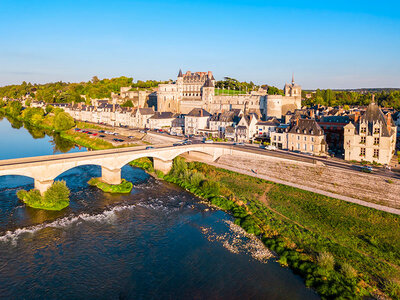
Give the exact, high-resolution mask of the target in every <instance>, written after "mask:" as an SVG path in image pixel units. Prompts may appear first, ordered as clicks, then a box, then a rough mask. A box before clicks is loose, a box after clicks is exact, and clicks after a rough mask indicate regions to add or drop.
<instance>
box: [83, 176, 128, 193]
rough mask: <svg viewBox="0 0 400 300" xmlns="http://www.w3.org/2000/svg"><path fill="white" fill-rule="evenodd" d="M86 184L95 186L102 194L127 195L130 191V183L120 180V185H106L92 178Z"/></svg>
mask: <svg viewBox="0 0 400 300" xmlns="http://www.w3.org/2000/svg"><path fill="white" fill-rule="evenodd" d="M88 184H90V185H92V186H96V187H98V188H99V189H101V190H102V191H103V192H106V193H112V194H129V193H130V192H131V191H132V188H133V184H132V182H129V181H126V180H125V179H122V181H121V183H120V184H108V183H105V182H103V181H101V180H100V179H99V178H92V179H90V180H89V181H88Z"/></svg>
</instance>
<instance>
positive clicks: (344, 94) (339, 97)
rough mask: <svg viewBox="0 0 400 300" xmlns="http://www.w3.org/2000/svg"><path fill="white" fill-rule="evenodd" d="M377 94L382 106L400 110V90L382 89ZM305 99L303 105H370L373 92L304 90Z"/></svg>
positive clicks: (379, 103)
mask: <svg viewBox="0 0 400 300" xmlns="http://www.w3.org/2000/svg"><path fill="white" fill-rule="evenodd" d="M374 94H375V102H376V103H377V104H378V105H380V106H382V107H393V108H394V109H396V110H400V90H389V91H386V90H381V91H379V92H376V93H374ZM302 97H303V99H305V100H304V101H303V105H306V106H311V105H316V104H320V105H325V106H344V105H349V106H352V105H368V104H369V103H370V102H371V100H372V92H370V91H368V92H363V91H360V92H355V91H333V90H330V89H327V90H320V89H317V90H316V91H302Z"/></svg>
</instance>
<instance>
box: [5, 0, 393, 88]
mask: <svg viewBox="0 0 400 300" xmlns="http://www.w3.org/2000/svg"><path fill="white" fill-rule="evenodd" d="M399 11H400V2H399V1H358V0H355V1H351V0H347V1H342V0H335V1H301V0H299V1H292V0H285V1H278V0H275V1H253V0H248V1H236V0H230V1H208V0H202V1H197V0H192V1H177V0H169V1H151V0H147V1H146V0H144V1H121V0H112V1H110V0H108V1H102V0H97V1H88V0H81V1H74V0H69V1H54V0H53V1H47V0H29V1H23V0H13V1H10V0H0V86H3V85H7V84H20V83H21V82H22V81H26V82H32V83H45V82H55V81H59V80H62V81H66V82H80V81H88V80H90V79H91V78H92V77H93V76H95V75H96V76H98V77H99V78H111V77H118V76H128V77H133V78H134V80H135V81H136V80H147V79H154V80H168V79H176V77H177V74H178V71H179V69H182V71H183V72H186V71H187V70H190V71H193V72H194V71H208V70H211V71H213V73H214V76H215V78H216V79H217V80H222V79H223V78H224V77H225V76H228V77H233V78H236V79H238V80H240V81H253V82H254V83H256V84H270V85H275V86H278V87H280V88H282V87H283V85H284V84H285V82H290V81H291V77H292V74H294V77H295V81H296V83H298V84H300V85H302V87H303V89H316V88H332V89H338V88H363V87H397V88H399V87H400V13H399Z"/></svg>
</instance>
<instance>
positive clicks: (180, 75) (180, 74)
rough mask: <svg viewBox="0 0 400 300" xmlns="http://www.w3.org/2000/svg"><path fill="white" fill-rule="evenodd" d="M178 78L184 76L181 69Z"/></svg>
mask: <svg viewBox="0 0 400 300" xmlns="http://www.w3.org/2000/svg"><path fill="white" fill-rule="evenodd" d="M178 77H183V75H182V70H181V69H179V74H178Z"/></svg>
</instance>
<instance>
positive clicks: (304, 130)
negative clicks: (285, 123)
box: [289, 119, 324, 136]
mask: <svg viewBox="0 0 400 300" xmlns="http://www.w3.org/2000/svg"><path fill="white" fill-rule="evenodd" d="M289 133H294V134H306V135H316V136H319V135H323V134H324V131H323V130H322V128H321V127H320V126H319V125H318V123H317V122H316V121H315V120H310V119H298V120H297V121H295V122H293V125H292V127H291V128H290V130H289Z"/></svg>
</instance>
